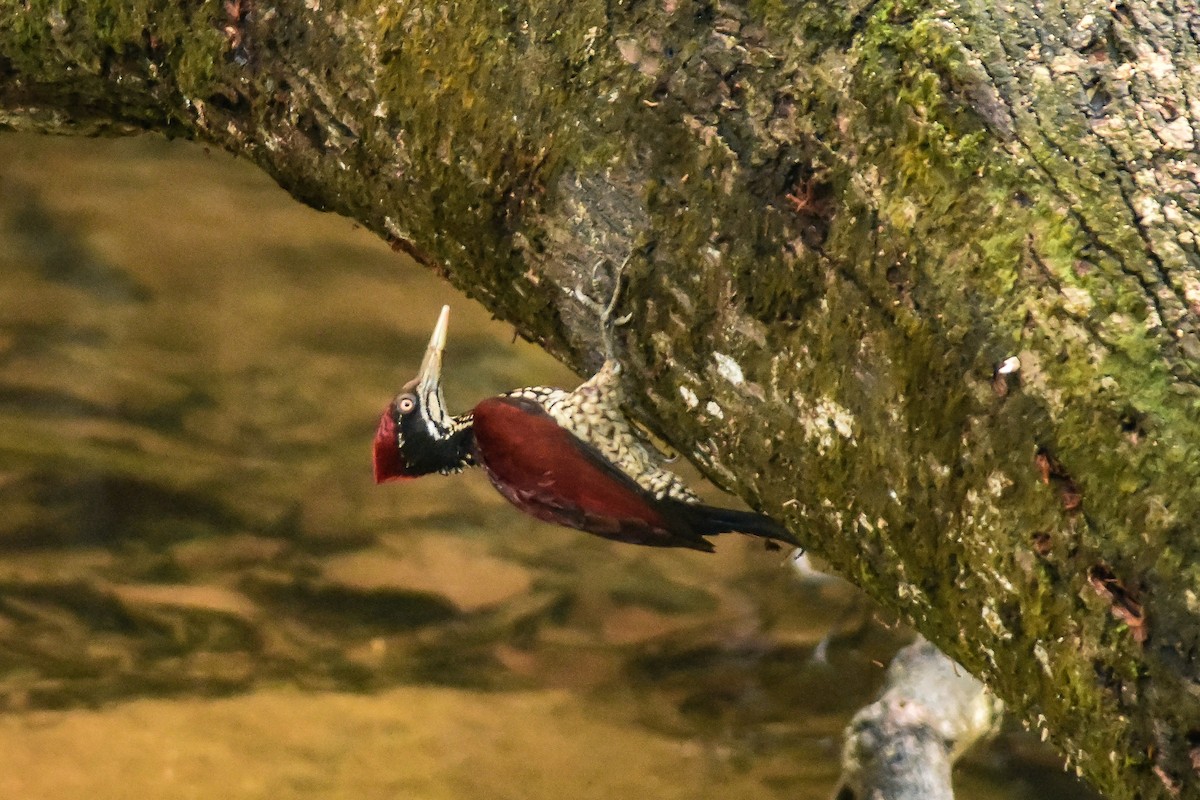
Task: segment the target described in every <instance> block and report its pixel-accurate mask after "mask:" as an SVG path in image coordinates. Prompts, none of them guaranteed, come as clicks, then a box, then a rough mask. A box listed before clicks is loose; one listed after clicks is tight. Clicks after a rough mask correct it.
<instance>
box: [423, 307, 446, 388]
mask: <svg viewBox="0 0 1200 800" xmlns="http://www.w3.org/2000/svg"><path fill="white" fill-rule="evenodd" d="M449 326H450V306H442V313H441V314H439V315H438V321H437V325H435V326H434V328H433V335H432V336H430V337H429V347H428V348H426V350H425V358H424V359H422V361H421V371H420V372H418V373H417V393H418V394H419V395H420V396H421V397H427V396H428V395H429V394H431V393H432V392H435V391H437V389H438V385H439V381H440V379H441V377H442V351H443V350H445V349H446V329H447V328H448V327H449Z"/></svg>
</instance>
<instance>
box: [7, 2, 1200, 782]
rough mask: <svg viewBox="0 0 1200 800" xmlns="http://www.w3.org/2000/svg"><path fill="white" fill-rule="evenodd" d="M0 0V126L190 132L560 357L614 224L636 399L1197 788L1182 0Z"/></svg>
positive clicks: (988, 658) (1197, 42)
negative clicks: (356, 224) (357, 226)
mask: <svg viewBox="0 0 1200 800" xmlns="http://www.w3.org/2000/svg"><path fill="white" fill-rule="evenodd" d="M0 21H2V24H0V125H7V126H10V127H14V128H20V129H26V130H40V131H46V132H58V133H86V134H94V133H124V132H132V131H137V130H144V129H150V130H159V131H162V132H165V133H167V134H169V135H180V136H189V137H195V138H200V139H204V140H207V141H211V142H214V143H216V144H218V145H220V146H222V147H225V148H228V149H229V150H231V151H234V152H237V153H240V154H242V155H244V156H245V157H247V158H249V159H252V160H253V161H255V162H256V163H258V164H260V165H261V166H262V167H263V168H264V169H266V170H267V171H268V172H270V173H271V174H272V175H273V176H275V177H276V178H277V179H278V181H279V182H280V183H281V184H282V185H284V186H285V187H287V188H288V189H289V190H290V191H292V192H293V193H294V194H295V196H296V197H298V198H299V199H301V200H303V201H304V202H307V203H310V204H312V205H315V206H318V207H322V208H328V209H331V210H336V211H338V212H341V213H343V214H347V215H349V216H352V217H354V218H356V219H358V220H360V221H362V222H363V223H364V224H366V225H368V226H369V227H370V228H372V229H373V230H375V231H377V232H378V233H380V234H381V235H383V236H386V237H388V238H389V239H390V240H391V241H392V242H393V243H394V244H395V246H396V247H397V248H399V249H404V250H406V251H408V252H410V253H412V254H414V255H415V256H416V257H417V258H418V259H419V260H421V261H423V262H424V263H426V264H428V265H430V266H432V267H434V268H436V269H438V270H441V271H443V272H444V274H445V275H446V276H447V277H448V278H449V279H450V280H451V281H453V282H454V283H456V284H457V285H459V286H460V287H462V288H463V289H464V290H465V291H467V293H468V294H470V295H472V296H474V297H476V298H478V299H479V300H481V301H482V302H483V303H485V304H486V305H487V306H488V307H490V308H492V309H493V310H494V311H495V312H496V313H497V314H500V315H502V316H504V317H506V318H508V319H511V320H513V321H514V322H515V323H516V324H517V325H518V327H519V329H520V330H521V331H522V332H523V333H524V334H525V335H527V336H529V337H530V338H532V339H534V340H537V341H539V342H541V343H543V344H544V345H545V346H546V347H548V348H549V349H550V350H552V351H553V352H555V353H558V354H560V355H561V356H562V357H564V358H565V359H567V360H568V361H569V362H570V363H572V364H574V365H576V366H577V367H579V368H581V369H583V370H586V369H587V368H591V367H594V366H596V364H597V363H598V359H599V356H598V353H599V347H598V341H599V337H598V332H597V330H596V321H595V318H594V315H592V313H591V312H590V311H589V310H588V309H587V308H585V307H584V306H583V305H582V304H580V303H579V302H578V300H577V299H576V298H575V296H574V290H575V289H576V288H577V287H579V286H583V287H585V288H586V287H588V286H589V284H590V283H591V280H592V275H593V265H595V264H596V263H598V262H602V261H608V262H610V263H613V264H618V263H621V262H624V261H625V260H626V259H627V258H629V264H628V267H627V268H626V271H625V277H626V280H627V284H628V286H627V295H626V302H627V303H628V305H629V307H630V309H632V310H633V311H634V312H635V318H636V320H637V322H636V324H634V325H631V326H627V327H626V328H624V329H622V331H621V337H622V342H621V344H622V346H623V348H624V350H625V351H626V353H627V356H626V362H627V366H628V375H629V380H630V381H631V382H632V384H633V385H632V386H631V389H632V390H633V391H634V392H637V391H638V390H641V392H642V393H643V395H644V397H645V398H646V400H645V402H644V403H643V404H642V405H641V407H640V408H639V409H638V410H637V411H638V413H639V414H641V415H642V416H643V417H644V418H645V419H646V420H647V421H648V422H649V423H650V424H651V425H652V426H653V427H654V428H655V429H656V430H658V431H659V432H660V433H661V434H663V435H664V436H665V438H667V439H668V440H669V441H671V442H672V443H674V444H675V445H677V446H678V447H680V449H682V450H683V451H684V452H685V453H687V454H689V455H690V456H691V457H692V458H693V459H694V460H696V461H697V462H698V463H699V464H700V465H701V466H702V467H703V468H704V469H705V470H706V471H707V473H708V474H709V475H711V476H712V477H714V479H716V480H717V481H718V482H719V483H721V484H722V485H723V486H725V487H726V488H729V489H730V490H731V491H734V492H737V493H738V494H740V495H742V496H743V497H745V498H747V499H748V500H749V501H750V502H751V503H752V504H753V505H755V506H756V507H758V508H761V509H762V510H764V511H766V512H768V513H771V514H772V515H774V516H776V517H777V518H779V519H780V520H782V521H784V522H786V523H787V524H788V525H789V526H790V527H791V528H792V529H793V530H794V531H795V532H796V533H797V535H799V536H800V537H802V539H803V540H804V541H805V542H806V543H808V544H809V545H810V546H811V547H812V548H813V549H814V550H816V551H818V552H820V553H821V554H822V555H823V556H825V557H826V558H828V559H829V561H830V562H831V563H832V564H833V565H835V566H836V567H838V568H839V569H841V570H842V571H843V572H844V573H845V574H846V575H848V576H849V577H851V578H852V579H854V580H855V581H856V582H857V583H859V584H860V585H862V586H863V587H865V588H866V589H868V590H869V591H870V592H871V593H872V594H874V595H875V596H876V597H877V598H878V599H880V600H881V601H882V602H884V603H888V604H890V605H893V606H895V607H897V608H899V609H901V610H902V611H904V612H905V613H906V614H908V615H909V616H910V617H911V618H912V619H913V621H914V622H915V624H916V625H917V626H918V627H919V628H920V629H921V631H922V632H923V633H924V634H925V635H926V636H928V637H929V638H930V639H931V640H932V641H934V642H935V643H937V644H938V645H939V646H940V647H942V648H943V649H945V651H946V652H947V653H949V654H951V655H952V656H953V657H954V658H955V659H956V660H958V661H959V662H961V663H962V664H963V665H965V666H966V667H967V668H968V669H970V670H971V671H972V672H973V673H975V674H977V675H979V676H980V677H981V678H983V679H984V680H985V681H986V682H987V684H988V685H989V686H990V687H991V688H992V689H993V690H994V691H995V692H996V693H997V694H998V695H999V696H1001V697H1003V698H1004V699H1005V700H1006V701H1008V703H1009V706H1010V708H1012V709H1014V710H1016V711H1018V712H1019V713H1021V714H1023V716H1024V717H1025V718H1026V719H1027V720H1028V721H1030V722H1031V723H1032V724H1035V725H1037V726H1039V727H1043V726H1044V727H1045V728H1047V729H1049V731H1050V735H1051V737H1052V738H1053V740H1054V741H1055V742H1056V743H1057V744H1058V746H1059V747H1060V748H1061V749H1062V750H1063V752H1064V753H1066V754H1067V755H1068V757H1069V759H1070V763H1071V764H1073V765H1077V766H1078V768H1079V769H1080V770H1081V771H1082V772H1083V773H1085V774H1086V775H1087V776H1088V777H1089V778H1090V779H1091V780H1093V781H1094V782H1095V783H1096V785H1097V786H1099V787H1101V788H1102V789H1103V790H1104V791H1106V792H1108V793H1109V794H1110V795H1111V796H1112V797H1114V798H1123V797H1134V796H1138V797H1166V796H1195V795H1196V794H1197V793H1200V775H1198V774H1197V764H1200V666H1197V665H1198V663H1200V658H1198V651H1200V625H1198V624H1197V613H1198V611H1200V558H1198V557H1197V556H1198V550H1200V536H1197V533H1198V531H1197V524H1198V523H1197V520H1198V519H1200V445H1198V444H1197V442H1200V381H1198V376H1200V251H1198V249H1197V243H1196V237H1197V235H1200V216H1198V214H1197V208H1198V206H1200V203H1198V200H1200V153H1198V151H1197V143H1196V126H1197V125H1198V124H1200V10H1198V9H1197V6H1196V3H1194V2H1155V1H1154V0H1128V1H1127V2H1120V3H1116V4H1109V3H1107V2H1105V3H1098V2H1044V3H1012V4H1003V3H1000V4H994V3H986V2H981V1H979V0H960V1H959V2H947V1H943V2H935V3H926V2H915V0H889V1H887V2H882V1H877V0H858V1H857V2H847V3H844V4H841V5H838V6H835V7H830V5H829V4H826V3H816V2H813V3H804V2H787V1H786V0H748V1H747V2H728V3H720V2H689V1H688V0H660V1H659V2H630V3H610V2H599V1H598V0H577V2H572V3H554V4H550V3H534V2H521V1H518V2H513V3H507V4H495V3H443V4H430V3H423V2H406V1H405V0H399V1H398V2H389V3H383V4H372V3H352V2H330V1H329V0H310V1H309V2H305V3H301V2H298V1H297V2H277V3H268V2H262V1H261V0H225V1H224V2H215V1H212V0H210V1H209V2H183V3H179V2H171V3H167V2H161V0H139V1H138V2H113V1H112V0H87V1H85V2H79V3H61V2H57V0H0ZM230 213H253V210H252V209H244V210H237V209H231V210H230ZM603 274H604V273H603V271H601V275H603ZM601 283H603V281H601ZM596 288H597V290H598V291H601V292H602V291H603V290H604V288H605V287H604V286H598V287H596ZM1009 357H1015V358H1016V360H1017V361H1015V362H1013V361H1010V362H1008V363H1009V365H1010V368H1014V367H1016V366H1017V363H1018V362H1019V368H1017V369H1014V370H1013V371H1008V372H1007V373H1006V374H997V372H996V367H997V365H998V364H1000V363H1002V362H1004V361H1005V360H1006V359H1008V358H1009Z"/></svg>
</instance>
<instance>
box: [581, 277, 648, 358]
mask: <svg viewBox="0 0 1200 800" xmlns="http://www.w3.org/2000/svg"><path fill="white" fill-rule="evenodd" d="M631 258H633V254H632V253H630V254H629V255H628V256H627V257H626V258H625V260H624V261H622V262H621V263H620V265H618V266H617V268H616V269H614V270H613V272H612V275H611V277H610V280H611V282H612V290H611V292H610V294H609V297H608V301H607V302H602V301H600V300H597V299H595V298H594V297H591V296H589V295H588V294H587V293H586V292H584V291H583V289H582V288H581V287H578V286H577V287H575V291H574V292H573V294H574V297H575V299H576V300H578V301H579V302H580V303H581V304H583V305H584V306H587V308H589V309H590V310H591V311H592V312H593V313H594V314H595V315H596V316H597V317H598V318H599V320H600V336H601V338H602V339H603V340H604V359H605V360H606V361H611V362H613V363H614V364H617V365H619V364H620V362H619V361H618V360H617V356H616V346H615V343H614V341H613V330H614V329H615V328H619V327H621V326H622V325H626V324H628V323H629V321H630V320H632V319H633V312H632V311H630V312H629V313H628V314H623V315H621V316H616V310H617V305H618V304H619V303H620V301H621V288H622V280H623V278H624V273H625V267H627V266H628V265H629V260H630V259H631ZM606 263H608V262H607V260H605V259H601V260H599V261H597V262H596V263H595V264H593V265H592V290H593V291H595V290H596V289H597V288H598V285H599V284H600V274H599V273H600V268H601V267H603V266H604V265H605V264H606Z"/></svg>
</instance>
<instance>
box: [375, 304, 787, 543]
mask: <svg viewBox="0 0 1200 800" xmlns="http://www.w3.org/2000/svg"><path fill="white" fill-rule="evenodd" d="M449 318H450V307H449V306H443V308H442V312H441V315H440V316H439V317H438V321H437V325H436V326H435V327H434V330H433V335H432V336H431V337H430V339H429V347H428V349H427V350H426V351H425V357H424V359H423V360H422V362H421V369H420V371H419V372H418V373H417V377H416V378H414V379H413V380H411V381H409V382H408V383H407V384H405V385H404V387H403V388H402V389H401V390H400V393H399V394H398V395H396V397H395V398H394V399H393V400H392V402H391V403H390V404H389V405H388V407H387V409H386V410H385V411H384V412H383V414H382V416H380V418H379V427H378V429H377V430H376V433H375V444H374V466H375V481H376V483H384V482H387V481H398V480H406V479H410V478H416V477H419V476H421V475H428V474H431V473H435V472H436V473H441V474H443V475H446V474H451V473H456V472H461V471H462V470H464V469H466V468H468V467H472V466H476V465H479V466H482V467H483V468H484V470H485V471H486V472H487V475H488V478H489V479H490V480H491V482H492V485H494V486H495V487H496V489H497V490H499V492H500V494H502V495H503V496H504V497H505V498H506V499H507V500H508V501H509V502H511V503H512V504H513V505H515V506H516V507H517V508H519V509H521V510H522V511H524V512H526V513H527V514H530V515H532V516H534V517H537V518H538V519H540V520H544V521H546V522H552V523H556V524H558V525H565V526H567V527H570V528H576V529H578V530H581V531H586V532H588V533H593V534H596V535H598V536H603V537H604V538H607V539H615V540H617V541H621V542H629V543H632V544H640V545H649V546H652V547H688V548H691V549H693V550H702V551H705V552H712V550H713V546H712V543H711V542H709V541H708V540H707V539H705V538H704V537H706V536H712V535H715V534H719V533H731V532H738V533H746V534H750V535H752V536H758V537H761V538H764V539H768V540H776V541H780V542H784V543H787V544H789V545H792V546H794V547H800V543H799V542H798V541H796V539H795V538H794V537H793V536H792V535H791V534H790V533H789V532H788V531H787V530H786V529H784V528H783V526H781V525H779V523H777V522H775V521H774V520H772V519H771V518H770V517H767V516H764V515H762V514H755V513H753V512H749V511H737V510H734V509H727V508H718V507H715V506H709V505H704V504H702V503H701V502H700V498H698V497H697V496H696V495H695V494H694V493H693V492H692V491H691V490H690V489H688V487H687V486H686V485H685V484H684V482H683V480H682V479H681V478H680V477H679V476H678V475H675V474H674V473H672V472H669V471H667V470H666V469H664V468H663V466H662V464H661V460H660V458H659V456H658V454H657V453H656V452H654V451H653V450H652V449H651V448H650V447H648V446H647V445H646V444H645V443H644V442H643V440H642V438H641V437H640V436H639V435H638V433H637V432H636V431H635V430H634V428H633V427H632V425H630V423H629V421H628V419H627V418H626V417H625V415H624V413H623V412H622V410H621V407H622V405H623V401H624V393H623V389H622V383H621V379H620V365H619V363H618V362H617V361H616V360H614V359H613V358H611V357H610V358H608V359H606V360H605V362H604V365H603V366H602V367H601V368H600V371H599V372H597V373H596V374H595V375H593V376H592V377H591V378H589V379H588V380H586V381H584V382H583V383H582V384H581V385H580V386H579V387H578V388H576V389H575V390H574V391H571V392H568V391H564V390H563V389H553V388H549V387H544V386H533V387H527V388H523V389H515V390H513V391H511V392H507V393H505V394H502V395H499V396H497V397H490V398H487V399H485V400H483V401H481V402H480V403H479V404H478V405H476V406H475V408H474V409H472V410H471V411H470V412H468V413H466V414H460V415H457V416H452V415H450V414H449V413H447V411H446V403H445V399H444V398H443V396H442V387H441V382H440V379H441V370H442V351H443V350H444V348H445V346H446V328H447V325H448V322H449Z"/></svg>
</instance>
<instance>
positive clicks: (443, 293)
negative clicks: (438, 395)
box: [0, 134, 1092, 800]
mask: <svg viewBox="0 0 1200 800" xmlns="http://www.w3.org/2000/svg"><path fill="white" fill-rule="evenodd" d="M443 303H449V304H450V305H451V306H452V308H453V312H452V316H451V323H450V336H449V347H448V349H447V355H446V367H445V370H446V377H447V380H446V396H447V401H448V403H449V405H450V406H451V409H452V410H453V411H463V410H466V409H468V408H470V407H471V406H472V405H474V403H475V402H476V401H477V400H479V399H480V398H482V397H484V396H486V395H488V394H493V393H497V392H500V391H504V390H507V389H510V388H513V387H516V386H523V385H531V384H549V385H559V386H567V387H570V386H573V385H574V384H575V383H576V382H578V377H577V376H575V375H573V374H572V373H570V372H569V371H567V370H566V369H565V368H563V367H562V366H561V365H559V364H557V363H556V362H554V361H552V360H551V359H550V358H549V357H548V356H546V355H544V354H542V353H541V352H539V351H538V350H537V349H536V348H534V347H532V346H530V345H528V344H526V343H524V342H521V341H514V338H515V337H514V335H513V331H512V329H511V327H510V326H507V325H505V324H502V323H500V322H496V321H493V320H491V319H490V317H489V315H488V314H487V312H486V311H484V310H483V309H482V308H481V307H479V306H478V305H476V304H475V303H473V302H471V301H468V300H466V299H465V298H464V297H462V296H460V295H458V294H457V293H455V292H454V291H453V290H452V289H451V288H450V287H449V286H448V285H446V284H445V283H443V282H441V281H440V280H438V279H437V278H435V277H434V276H433V275H431V274H429V273H427V272H424V271H422V270H420V269H418V268H417V267H415V266H414V265H412V264H411V263H410V262H408V261H407V260H406V259H405V258H404V257H402V256H400V255H398V254H396V253H394V252H392V251H391V250H390V249H389V248H388V247H387V246H386V245H385V244H383V243H382V242H381V241H379V240H378V239H377V238H375V237H374V236H372V235H370V234H368V233H367V232H366V231H363V230H361V229H359V228H358V227H357V226H356V225H354V224H353V223H352V222H351V221H349V220H346V219H344V218H341V217H337V216H334V215H330V214H320V213H318V212H316V211H313V210H311V209H308V208H305V207H302V206H300V205H299V204H298V203H296V202H295V201H293V200H292V199H291V198H290V197H289V196H287V195H286V194H285V193H284V192H283V191H282V190H280V189H279V188H278V187H277V186H275V185H274V184H273V183H272V182H271V181H270V180H269V179H268V178H267V177H266V176H265V175H263V174H262V173H261V172H259V171H258V170H257V169H255V168H254V167H252V166H251V165H249V164H248V163H245V162H239V161H236V160H234V159H232V158H231V157H229V156H228V155H226V154H224V153H219V152H209V151H207V150H205V149H204V148H202V147H200V146H198V145H194V144H187V143H181V142H175V143H171V142H166V141H163V140H161V139H155V138H140V139H126V140H114V141H106V140H82V139H51V138H39V137H27V136H18V135H13V134H6V135H0V797H6V798H8V797H11V798H22V799H23V800H37V799H39V798H64V797H74V796H87V797H89V798H92V799H93V800H105V799H106V798H128V797H146V798H210V797H222V798H339V797H346V798H350V797H353V798H362V799H365V800H372V799H373V798H398V797H399V798H413V799H414V800H425V799H426V798H430V799H435V798H479V797H486V798H513V799H514V800H539V799H540V798H564V797H570V798H597V799H598V800H599V799H600V798H628V797H642V798H680V799H682V798H729V799H730V800H736V799H737V798H789V799H791V800H795V799H796V798H802V799H807V798H826V797H828V795H829V794H830V792H831V791H832V789H833V786H834V782H835V781H836V778H837V775H838V772H839V759H840V749H841V736H840V735H841V730H842V728H843V726H844V725H845V724H846V723H847V722H848V720H849V718H850V716H851V715H852V714H853V713H854V711H855V710H857V708H858V707H860V706H861V705H863V704H864V703H867V702H870V700H871V699H872V697H873V694H874V692H875V691H876V690H877V689H878V687H879V685H880V682H881V679H882V676H883V667H884V665H886V663H887V662H888V660H889V659H890V657H891V654H892V653H893V652H894V651H895V650H896V649H898V648H899V647H900V646H902V645H903V644H904V643H906V642H907V641H908V639H909V638H910V633H909V632H908V631H906V630H905V629H904V628H903V627H901V626H898V625H897V624H896V623H895V620H892V619H889V618H887V617H886V616H885V615H884V614H882V613H881V612H879V611H878V610H876V609H875V608H874V607H872V606H871V605H870V604H869V603H868V602H867V601H865V600H864V599H863V598H862V597H861V596H860V595H859V594H858V593H857V592H856V591H855V590H853V589H852V588H851V587H849V586H848V585H846V584H844V583H842V582H840V581H837V580H836V579H830V578H819V577H818V578H809V579H803V578H802V577H801V575H800V574H799V573H798V571H797V570H796V569H795V568H794V566H793V564H792V562H791V561H790V560H789V557H788V554H787V552H786V551H776V552H773V551H769V550H766V549H764V547H763V545H762V542H761V541H751V540H749V539H741V538H737V537H723V538H720V539H718V540H717V542H716V543H717V553H716V555H706V554H703V553H695V552H683V551H662V550H654V549H649V548H646V549H643V548H637V547H632V546H629V545H619V544H614V543H610V542H607V541H605V540H602V539H599V538H596V537H592V536H588V535H586V534H582V533H578V532H575V531H570V530H566V529H562V528H555V527H550V526H548V525H544V524H542V523H539V522H537V521H535V520H533V519H531V518H529V517H526V516H524V515H522V514H520V513H519V512H517V511H516V510H515V509H512V508H511V507H509V506H508V504H507V503H505V502H504V501H503V499H501V498H500V496H499V495H498V494H496V493H495V492H494V491H493V490H492V488H491V487H490V485H489V484H488V482H487V479H486V477H485V476H484V475H482V474H480V473H478V472H476V473H471V474H464V475H458V476H450V477H441V476H432V477H429V478H426V479H423V480H420V481H412V482H406V483H404V484H391V485H385V486H375V485H374V483H373V481H372V478H371V465H370V445H371V440H372V437H373V434H374V430H375V424H376V421H377V419H378V416H379V413H380V411H382V409H383V408H384V406H385V405H386V404H387V403H388V402H389V400H390V399H391V397H392V396H393V395H394V393H395V391H396V390H397V389H398V388H399V386H400V385H401V384H402V383H403V382H404V381H406V380H408V379H409V378H410V377H411V376H412V375H413V374H414V372H415V370H416V367H417V365H418V364H419V362H420V358H421V355H422V352H423V350H424V347H425V343H426V341H427V339H428V336H429V333H430V330H431V328H432V325H433V322H434V320H435V318H436V315H437V310H438V308H439V307H440V306H441V305H442V304H443ZM680 469H681V471H685V472H686V473H687V474H688V475H690V476H692V477H694V476H695V473H694V472H691V471H689V470H687V469H686V465H685V466H681V467H680ZM695 480H696V481H697V483H699V479H698V478H696V479H695ZM704 491H705V492H706V493H707V494H706V497H707V498H708V499H709V500H710V501H715V502H718V503H722V504H734V503H735V502H736V501H734V500H733V499H732V498H728V497H721V496H720V495H719V493H717V492H715V491H714V490H712V489H711V488H710V487H708V488H705V489H704ZM957 785H958V787H959V797H961V798H988V799H992V798H995V799H996V800H1000V799H1001V798H1004V799H1007V800H1018V799H1019V798H1038V799H1039V800H1042V799H1044V798H1067V799H1068V800H1070V799H1072V798H1088V797H1092V795H1090V794H1089V793H1088V792H1087V791H1086V790H1085V789H1084V788H1083V787H1082V786H1081V785H1080V784H1079V783H1078V782H1077V781H1076V780H1075V779H1074V778H1073V776H1067V775H1065V774H1064V773H1063V772H1062V767H1061V762H1060V760H1059V759H1058V758H1057V757H1056V756H1055V755H1054V754H1053V753H1051V752H1050V751H1048V750H1046V749H1044V748H1043V747H1042V746H1041V745H1039V744H1038V743H1037V742H1036V741H1034V740H1033V739H1032V738H1031V737H1029V736H1028V735H1026V734H1023V733H1018V732H1016V731H1011V732H1006V733H1005V734H1004V735H1002V736H1001V737H999V738H998V739H997V740H996V741H994V742H992V743H990V744H989V745H986V746H984V747H981V748H977V750H976V751H975V752H974V753H972V754H971V755H970V756H968V758H967V759H966V760H965V762H964V763H963V764H962V765H961V766H960V769H959V770H958V780H957Z"/></svg>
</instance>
